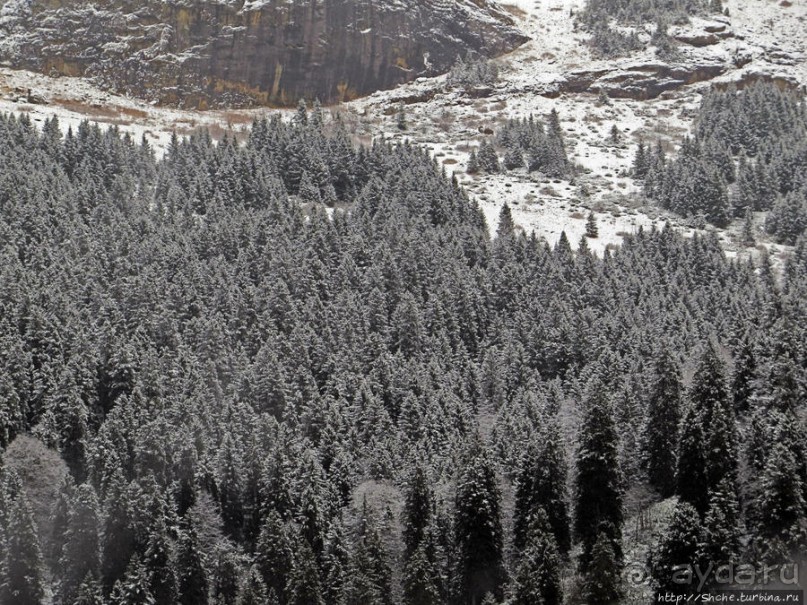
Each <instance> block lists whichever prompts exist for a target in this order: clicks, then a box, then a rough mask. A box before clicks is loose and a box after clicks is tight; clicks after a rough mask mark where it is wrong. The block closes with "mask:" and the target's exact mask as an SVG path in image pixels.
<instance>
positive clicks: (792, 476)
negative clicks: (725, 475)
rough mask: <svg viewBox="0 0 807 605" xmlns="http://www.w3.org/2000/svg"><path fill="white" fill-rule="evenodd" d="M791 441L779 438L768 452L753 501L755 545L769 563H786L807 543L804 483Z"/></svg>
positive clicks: (806, 506)
mask: <svg viewBox="0 0 807 605" xmlns="http://www.w3.org/2000/svg"><path fill="white" fill-rule="evenodd" d="M798 465H799V461H797V459H796V457H795V456H794V454H793V450H792V448H791V447H789V444H787V443H783V442H777V443H774V444H773V445H772V448H771V450H770V453H769V454H768V456H767V461H766V463H765V467H764V469H763V470H762V476H761V477H760V480H759V485H758V487H757V489H756V490H755V498H754V501H753V502H752V503H751V505H752V513H751V516H752V520H753V524H754V530H755V532H754V533H755V540H754V546H755V549H756V551H757V552H758V553H759V555H760V557H761V558H762V559H763V560H764V561H765V562H767V563H773V564H775V563H784V562H787V561H788V560H790V559H791V556H792V555H793V553H794V552H795V551H797V550H798V549H800V548H801V549H803V548H804V547H805V545H807V529H805V526H806V525H807V505H805V486H804V483H803V481H802V479H801V477H800V476H799V474H798V473H796V472H794V469H795V468H798Z"/></svg>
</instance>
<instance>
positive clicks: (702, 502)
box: [675, 403, 709, 513]
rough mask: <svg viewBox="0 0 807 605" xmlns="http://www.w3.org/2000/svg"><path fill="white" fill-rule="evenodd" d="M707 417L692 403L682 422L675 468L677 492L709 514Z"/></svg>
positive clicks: (683, 498) (684, 499) (686, 409)
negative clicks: (706, 444) (704, 425)
mask: <svg viewBox="0 0 807 605" xmlns="http://www.w3.org/2000/svg"><path fill="white" fill-rule="evenodd" d="M704 440H705V431H704V427H703V416H702V414H699V413H698V410H697V409H696V407H695V405H693V404H691V403H690V404H688V405H687V406H686V408H685V411H684V417H683V419H682V421H681V438H680V440H679V443H678V456H677V457H676V466H675V493H676V495H677V496H678V497H679V498H681V500H682V501H683V502H687V503H689V504H691V505H692V506H694V507H695V509H696V510H697V511H698V512H699V513H705V512H706V509H707V507H708V505H709V496H708V487H706V486H707V485H708V484H707V479H706V453H705V451H704Z"/></svg>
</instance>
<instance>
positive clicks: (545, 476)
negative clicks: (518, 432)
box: [513, 422, 571, 557]
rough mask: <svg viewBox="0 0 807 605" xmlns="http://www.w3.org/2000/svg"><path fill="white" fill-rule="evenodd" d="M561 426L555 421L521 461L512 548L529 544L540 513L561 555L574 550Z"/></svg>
mask: <svg viewBox="0 0 807 605" xmlns="http://www.w3.org/2000/svg"><path fill="white" fill-rule="evenodd" d="M559 434H560V427H559V426H558V424H557V422H552V423H551V424H550V425H549V426H548V427H547V429H546V432H545V434H544V435H542V438H541V443H540V444H539V443H535V442H533V443H531V444H530V445H529V446H528V447H527V450H526V452H525V454H524V456H523V458H522V460H521V467H520V469H519V472H518V475H517V481H516V495H515V499H516V501H515V511H514V518H513V545H514V546H515V547H516V549H517V550H519V551H521V550H523V549H524V548H525V546H526V545H527V539H528V534H529V528H530V524H531V523H532V522H533V519H534V517H535V515H536V514H538V513H539V511H540V512H541V514H543V515H545V516H546V518H547V523H548V526H549V531H550V532H551V533H552V536H553V538H554V539H555V543H556V547H557V549H558V552H559V553H560V555H561V556H563V557H565V556H567V555H568V554H569V550H570V549H571V532H570V531H569V526H570V520H569V512H568V507H567V504H566V460H565V459H564V454H563V449H562V448H561V444H560V442H559Z"/></svg>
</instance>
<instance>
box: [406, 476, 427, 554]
mask: <svg viewBox="0 0 807 605" xmlns="http://www.w3.org/2000/svg"><path fill="white" fill-rule="evenodd" d="M433 501H434V495H433V494H432V491H431V488H430V487H429V484H428V481H427V478H426V471H425V470H424V468H423V466H421V465H420V464H417V465H416V466H415V470H414V471H413V473H412V478H411V480H410V483H409V486H408V489H407V490H406V495H405V500H404V508H403V519H402V522H403V532H402V533H403V542H404V560H405V561H406V560H408V559H409V558H410V557H411V556H412V554H413V553H414V552H415V550H417V548H418V547H419V546H420V544H421V542H423V539H424V537H425V536H426V532H427V531H428V529H429V525H430V522H431V514H432V506H433Z"/></svg>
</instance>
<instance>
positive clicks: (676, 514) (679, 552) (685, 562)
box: [651, 502, 703, 595]
mask: <svg viewBox="0 0 807 605" xmlns="http://www.w3.org/2000/svg"><path fill="white" fill-rule="evenodd" d="M702 542H703V530H702V529H701V519H700V516H699V515H698V511H697V510H696V509H695V508H694V507H693V506H692V505H691V504H688V503H686V502H679V503H678V504H677V505H676V507H675V510H674V511H673V515H672V518H671V519H670V524H669V526H668V527H667V530H666V531H665V532H664V533H663V534H662V535H661V537H660V539H659V543H658V545H657V546H656V549H655V551H654V552H653V554H652V564H651V570H652V573H653V579H654V580H655V585H656V589H657V592H658V594H665V593H673V594H677V595H687V594H692V593H693V592H695V589H696V588H697V585H696V583H697V581H698V580H697V575H696V574H695V572H694V568H695V566H696V565H700V561H701V559H700V552H701V544H702ZM687 566H688V570H689V574H688V575H687V573H686V569H687ZM685 580H691V582H686V581H685Z"/></svg>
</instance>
